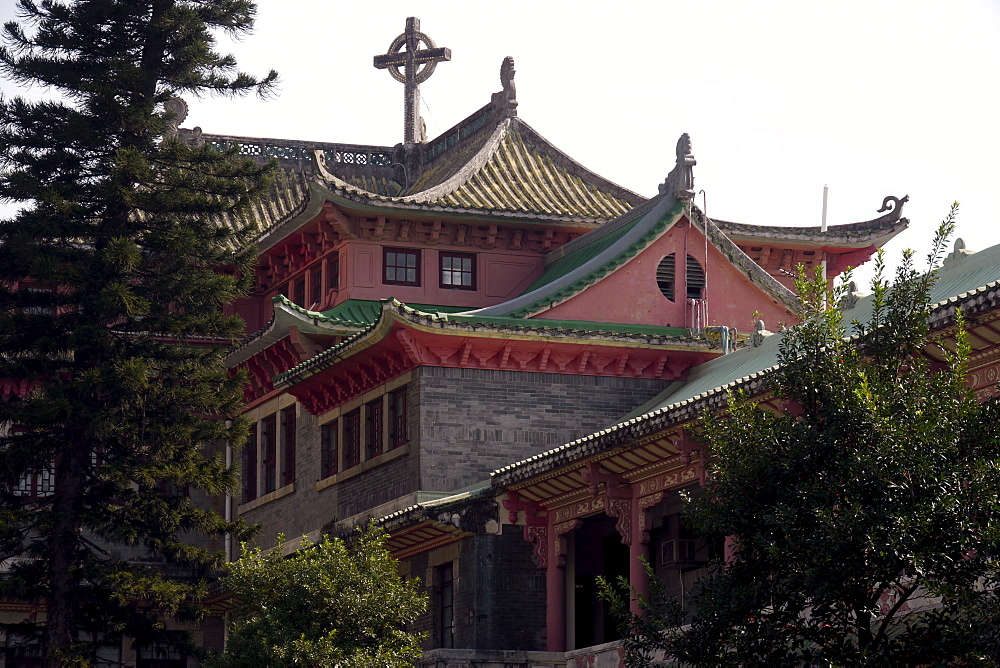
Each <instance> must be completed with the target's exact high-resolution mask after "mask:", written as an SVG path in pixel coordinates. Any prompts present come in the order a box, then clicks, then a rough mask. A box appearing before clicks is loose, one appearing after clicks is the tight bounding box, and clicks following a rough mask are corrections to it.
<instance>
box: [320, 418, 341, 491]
mask: <svg viewBox="0 0 1000 668" xmlns="http://www.w3.org/2000/svg"><path fill="white" fill-rule="evenodd" d="M337 427H338V420H334V421H333V422H327V423H326V424H323V425H320V428H319V467H320V476H321V477H322V478H329V477H330V476H332V475H337V473H338V472H339V471H340V459H339V457H340V448H339V445H340V434H339V433H338V431H337Z"/></svg>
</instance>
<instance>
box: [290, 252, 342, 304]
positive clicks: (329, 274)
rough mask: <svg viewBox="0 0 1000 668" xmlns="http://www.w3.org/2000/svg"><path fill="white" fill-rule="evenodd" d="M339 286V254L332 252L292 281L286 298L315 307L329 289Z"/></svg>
mask: <svg viewBox="0 0 1000 668" xmlns="http://www.w3.org/2000/svg"><path fill="white" fill-rule="evenodd" d="M324 276H325V280H326V286H325V288H324V285H323V281H324ZM339 288H340V255H338V254H336V253H334V254H333V255H331V256H330V257H328V258H326V260H324V261H323V262H320V263H318V264H316V265H314V266H313V268H312V269H310V270H309V271H305V272H303V273H302V275H301V276H299V277H298V278H296V279H295V280H294V281H292V283H291V286H290V289H289V294H288V298H289V299H291V300H292V302H294V303H295V304H298V305H299V306H302V307H304V308H316V307H318V306H319V305H320V304H321V303H322V302H323V297H324V295H325V294H326V293H327V292H329V291H330V290H338V289H339Z"/></svg>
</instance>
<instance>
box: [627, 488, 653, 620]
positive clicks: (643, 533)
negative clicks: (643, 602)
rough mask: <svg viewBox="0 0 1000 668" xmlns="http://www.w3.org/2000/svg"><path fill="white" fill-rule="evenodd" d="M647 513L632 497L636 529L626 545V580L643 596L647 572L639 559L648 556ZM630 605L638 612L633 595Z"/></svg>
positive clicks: (645, 588)
mask: <svg viewBox="0 0 1000 668" xmlns="http://www.w3.org/2000/svg"><path fill="white" fill-rule="evenodd" d="M647 514H648V513H647V511H646V509H645V508H643V507H642V504H641V503H640V502H639V500H638V499H634V500H633V501H632V526H633V527H634V528H635V529H637V530H634V531H632V541H631V542H630V543H629V546H628V581H629V584H631V585H632V588H633V589H635V592H636V594H638V595H640V596H643V597H645V596H647V595H648V594H649V574H648V573H647V572H646V567H645V565H644V564H643V563H642V561H641V558H642V557H646V558H647V559H648V558H649V557H648V554H649V552H648V550H647V546H648V545H649V532H648V531H647V530H646V523H647V521H648V518H647V517H646V515H647ZM631 607H632V612H633V613H634V614H639V612H640V611H639V601H638V600H637V599H636V598H634V597H633V598H632V606H631Z"/></svg>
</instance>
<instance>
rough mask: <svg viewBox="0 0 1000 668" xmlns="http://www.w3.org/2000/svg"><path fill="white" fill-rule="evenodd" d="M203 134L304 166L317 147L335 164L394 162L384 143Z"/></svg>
mask: <svg viewBox="0 0 1000 668" xmlns="http://www.w3.org/2000/svg"><path fill="white" fill-rule="evenodd" d="M201 138H202V140H204V141H206V142H208V143H210V144H212V145H213V146H215V147H216V148H218V149H223V148H228V147H229V146H233V145H236V146H237V147H238V148H239V152H240V155H246V156H250V157H260V158H277V159H278V160H283V161H292V162H297V163H299V164H300V165H301V166H303V167H305V166H308V165H309V164H311V163H312V152H313V151H315V150H321V151H323V153H324V154H326V161H327V163H333V164H341V165H353V166H356V167H371V168H375V169H377V168H380V167H382V168H391V167H392V164H393V162H394V160H393V151H392V149H391V148H388V147H385V146H367V145H364V144H334V143H329V142H308V141H299V140H293V139H269V138H264V137H237V136H232V135H214V134H213V135H210V134H204V135H202V136H201Z"/></svg>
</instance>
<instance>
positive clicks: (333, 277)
mask: <svg viewBox="0 0 1000 668" xmlns="http://www.w3.org/2000/svg"><path fill="white" fill-rule="evenodd" d="M326 277H327V278H326V280H327V286H326V289H327V290H339V289H340V252H339V251H338V252H336V253H333V254H331V255H330V257H328V258H327V259H326Z"/></svg>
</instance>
